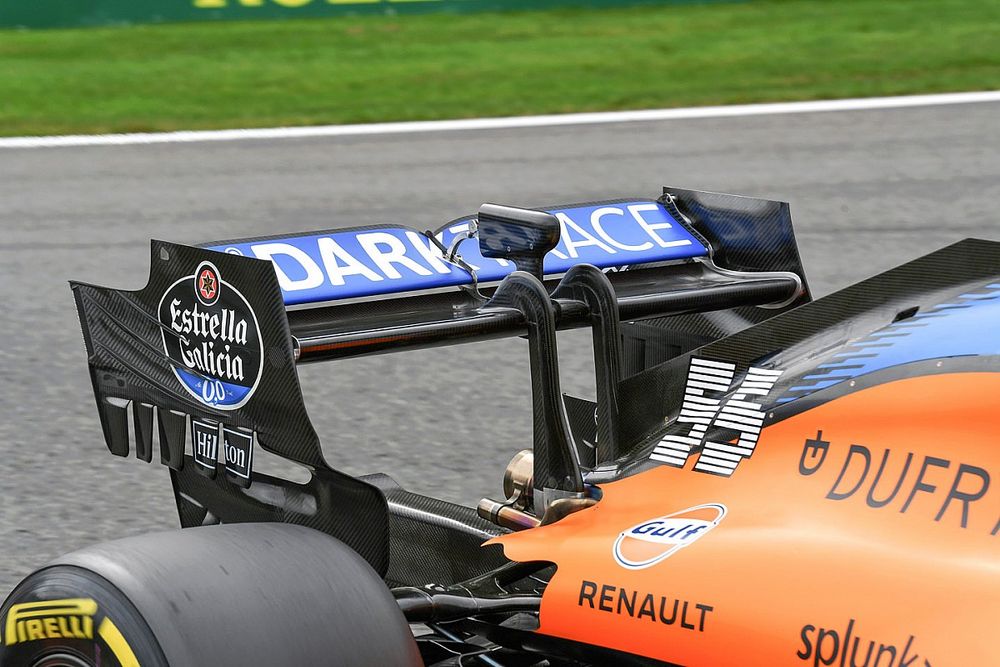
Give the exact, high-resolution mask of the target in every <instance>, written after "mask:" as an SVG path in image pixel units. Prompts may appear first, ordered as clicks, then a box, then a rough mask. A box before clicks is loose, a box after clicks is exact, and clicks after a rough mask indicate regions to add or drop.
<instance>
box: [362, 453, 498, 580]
mask: <svg viewBox="0 0 1000 667" xmlns="http://www.w3.org/2000/svg"><path fill="white" fill-rule="evenodd" d="M361 479H363V480H365V481H367V482H369V483H371V484H373V485H374V486H377V487H378V488H379V489H381V491H382V493H383V494H384V495H385V498H386V500H387V501H388V504H389V537H390V542H389V569H388V572H387V573H386V575H385V579H386V582H387V583H389V585H390V586H421V585H424V584H441V585H445V586H447V585H450V584H454V583H458V582H460V581H465V580H467V579H471V578H473V577H478V576H480V575H482V574H484V573H485V572H488V571H490V570H493V569H495V568H497V567H499V566H500V565H503V564H504V563H506V562H507V559H506V558H504V557H503V551H502V550H501V548H500V547H499V546H498V545H497V546H488V547H483V546H482V544H483V542H485V541H486V540H488V539H491V538H493V537H496V536H498V535H502V534H504V533H506V532H508V531H506V530H504V529H502V528H500V527H498V526H495V525H494V524H492V523H490V522H488V521H485V520H483V519H482V518H480V516H479V515H478V514H476V511H475V510H474V509H472V508H469V507H463V506H461V505H455V504H453V503H449V502H445V501H443V500H437V499H435V498H428V497H427V496H421V495H419V494H416V493H411V492H409V491H406V490H405V489H403V488H402V487H400V486H399V485H398V484H397V483H396V482H395V480H393V479H392V478H391V477H389V476H388V475H385V474H381V473H379V474H374V475H365V476H364V477H362V478H361Z"/></svg>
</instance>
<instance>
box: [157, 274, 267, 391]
mask: <svg viewBox="0 0 1000 667" xmlns="http://www.w3.org/2000/svg"><path fill="white" fill-rule="evenodd" d="M158 312H159V319H160V323H161V324H162V325H163V332H162V334H163V348H164V350H165V351H166V353H167V356H168V357H169V358H170V359H171V360H172V361H173V362H174V364H173V369H174V375H176V376H177V379H178V380H179V381H180V383H181V386H182V387H184V389H185V390H186V391H187V392H188V393H189V394H191V395H192V396H194V397H195V398H196V399H197V400H198V401H200V402H201V403H204V404H205V405H210V406H212V407H214V408H218V409H220V410H235V409H237V408H240V407H242V406H243V405H245V404H246V402H247V401H249V400H250V397H251V396H252V395H253V393H254V391H255V390H256V389H257V385H258V384H259V383H260V376H261V374H262V373H263V371H264V346H263V341H262V340H261V337H260V326H259V324H258V323H257V315H256V314H255V313H254V312H253V309H252V308H251V307H250V304H249V302H247V300H246V298H245V297H244V296H243V295H242V294H241V293H240V291H239V290H238V289H236V288H235V287H233V286H232V285H231V284H229V283H227V282H225V281H224V280H223V279H222V275H221V274H220V273H219V269H218V268H216V266H215V265H214V264H212V263H211V262H202V263H201V264H199V265H198V268H197V269H196V270H195V272H194V273H193V274H192V275H190V276H185V277H184V278H181V279H180V280H178V281H177V282H175V283H174V284H173V285H171V286H170V287H169V288H167V291H166V292H164V294H163V298H162V299H160V305H159V308H158Z"/></svg>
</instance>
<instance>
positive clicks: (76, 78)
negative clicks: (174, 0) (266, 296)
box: [0, 0, 1000, 136]
mask: <svg viewBox="0 0 1000 667" xmlns="http://www.w3.org/2000/svg"><path fill="white" fill-rule="evenodd" d="M997 88H1000V2H996V1H993V0H991V1H988V2H984V1H983V0H842V1H838V2H833V1H830V0H798V1H796V0H784V1H782V0H754V1H751V2H744V3H734V4H718V3H711V4H704V5H698V4H695V5H691V4H688V5H680V6H669V5H666V6H657V7H634V8H621V9H605V10H558V11H545V12H518V13H500V14H469V15H419V16H405V17H398V16H397V17H388V16H369V17H354V18H336V19H306V20H288V21H274V22H231V23H193V24H178V25H160V26H135V27H124V28H100V29H94V28H91V29H71V30H44V31H30V32H23V31H13V30H4V31H0V135H8V136H11V135H25V134H67V133H92V132H133V131H166V130H177V129H208V128H224V127H255V126H272V125H311V124H327V123H358V122H374V121H391V120H418V119H419V120H424V119H437V118H466V117H476V116H506V115H519V114H536V113H562V112H574V111H597V110H613V109H641V108H655V107H672V106H689V105H706V104H730V103H745V102H761V101H774V100H805V99H822V98H837V97H861V96H871V95H896V94H908V93H930V92H944V91H962V90H983V89H997Z"/></svg>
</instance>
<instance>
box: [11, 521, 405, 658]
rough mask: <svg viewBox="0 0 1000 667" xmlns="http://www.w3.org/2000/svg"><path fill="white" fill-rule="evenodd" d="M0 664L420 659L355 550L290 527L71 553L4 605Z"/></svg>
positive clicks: (225, 529)
mask: <svg viewBox="0 0 1000 667" xmlns="http://www.w3.org/2000/svg"><path fill="white" fill-rule="evenodd" d="M0 634H2V639H3V646H2V647H0V664H3V665H5V666H7V665H11V666H17V667H20V666H22V665H24V666H28V667H85V666H86V667H91V666H93V665H101V666H102V667H105V666H107V665H121V666H122V667H127V666H132V665H138V664H141V665H142V667H168V666H173V667H188V666H191V667H196V666H198V665H205V666H213V667H214V666H220V665H241V666H243V665H268V666H271V665H274V666H280V665H288V666H289V667H291V666H295V667H299V666H304V665H344V666H353V665H358V666H367V665H400V666H410V665H414V666H418V665H421V664H422V663H421V660H420V657H419V652H418V650H417V647H416V643H415V642H414V640H413V637H412V634H411V633H410V630H409V626H408V625H407V623H406V620H405V618H404V617H403V614H402V612H400V610H399V607H398V605H397V604H396V602H395V601H394V600H393V598H392V595H391V594H390V593H389V590H388V588H387V587H386V585H385V583H384V582H383V581H382V579H381V578H380V577H379V576H378V574H376V572H375V571H374V570H373V569H372V568H371V567H370V566H369V565H368V563H366V562H365V561H364V559H362V558H361V556H359V555H358V554H357V553H356V552H354V551H353V550H351V549H350V548H348V547H347V546H346V545H344V544H343V543H341V542H340V541H338V540H336V539H334V538H332V537H330V536H328V535H326V534H324V533H320V532H318V531H315V530H312V529H309V528H305V527H302V526H293V525H287V524H274V523H265V524H230V525H221V526H205V527H200V528H189V529H185V530H182V531H172V532H167V533H155V534H150V535H143V536H139V537H133V538H126V539H123V540H117V541H114V542H108V543H105V544H99V545H95V546H92V547H88V548H86V549H82V550H80V551H77V552H74V553H71V554H68V555H66V556H63V557H62V558H59V559H57V560H56V561H55V562H54V563H52V564H50V565H48V566H47V567H44V568H42V569H40V570H38V571H37V572H35V573H33V574H31V575H30V576H28V577H27V578H26V579H25V580H24V581H23V582H22V583H21V584H20V585H18V586H17V588H15V589H14V591H13V592H12V593H11V595H10V597H8V599H7V600H6V602H4V604H3V606H2V607H0Z"/></svg>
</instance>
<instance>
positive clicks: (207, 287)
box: [198, 269, 218, 301]
mask: <svg viewBox="0 0 1000 667" xmlns="http://www.w3.org/2000/svg"><path fill="white" fill-rule="evenodd" d="M217 289H218V287H217V285H216V280H215V274H214V273H212V271H211V269H203V270H202V272H201V273H200V274H199V275H198V292H199V293H200V294H201V298H203V299H205V301H211V300H212V299H214V298H215V293H216V290H217Z"/></svg>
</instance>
